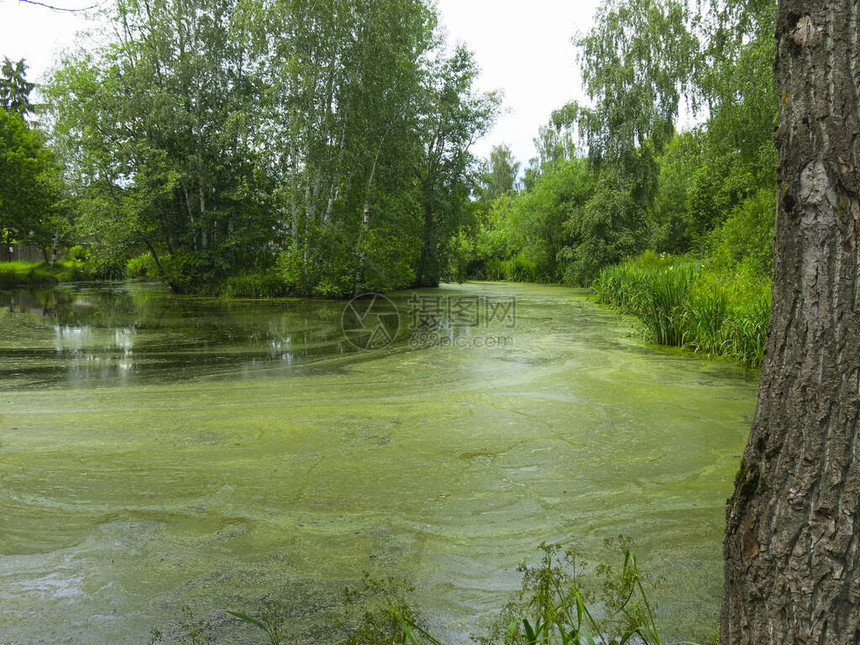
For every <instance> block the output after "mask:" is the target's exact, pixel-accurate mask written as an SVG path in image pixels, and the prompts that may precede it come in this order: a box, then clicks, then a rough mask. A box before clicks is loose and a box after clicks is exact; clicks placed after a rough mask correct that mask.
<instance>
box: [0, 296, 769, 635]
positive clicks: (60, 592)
mask: <svg viewBox="0 0 860 645" xmlns="http://www.w3.org/2000/svg"><path fill="white" fill-rule="evenodd" d="M422 294H423V295H422V298H423V297H425V296H430V295H435V296H439V297H440V298H441V299H442V300H443V301H446V302H448V301H452V300H456V299H465V298H479V299H489V300H494V301H509V300H510V299H511V298H514V297H515V298H516V318H515V321H513V322H514V324H511V322H512V321H511V320H510V318H508V319H505V320H496V321H494V322H492V323H490V324H489V326H487V327H485V326H483V324H480V325H477V326H473V327H464V328H459V329H457V330H456V331H455V332H454V335H455V337H456V338H460V339H463V341H464V342H459V343H456V344H453V345H451V344H447V345H448V346H445V347H440V346H435V347H423V348H418V349H414V348H410V345H409V342H408V340H409V338H408V336H409V331H408V329H407V326H408V324H409V323H410V314H411V313H414V308H415V305H414V298H413V301H412V303H410V294H401V295H400V296H398V297H397V298H395V301H396V302H397V305H398V308H399V309H400V311H401V313H402V322H403V325H402V326H401V334H400V336H399V338H398V340H397V342H395V343H394V344H392V345H390V346H388V347H386V348H384V349H380V350H375V351H359V350H357V349H356V348H355V347H353V345H352V344H350V343H349V342H348V341H347V339H346V338H345V337H344V334H343V332H342V330H341V321H342V316H343V307H344V303H342V302H331V301H313V302H308V301H302V300H278V301H265V302H255V301H232V302H227V301H222V300H214V299H198V298H184V297H177V296H172V295H170V294H169V293H168V292H167V291H165V290H164V289H161V288H158V287H151V286H139V285H137V286H135V285H131V286H125V285H120V286H114V287H103V288H96V287H83V286H69V287H65V288H62V289H58V290H54V291H48V292H35V293H27V292H17V293H5V294H3V293H0V518H2V523H0V607H3V612H2V613H0V642H4V643H5V642H7V641H8V642H12V643H54V642H56V643H112V644H123V643H141V642H145V641H146V640H147V637H148V632H149V630H150V629H151V628H153V627H158V626H162V627H163V626H165V625H166V624H169V623H170V621H171V620H173V619H174V618H175V617H177V616H178V614H179V608H180V607H181V606H182V605H189V606H191V607H193V608H194V609H195V610H196V611H197V613H198V614H206V612H207V611H210V610H216V609H220V608H230V609H239V610H252V609H254V607H255V606H256V603H257V601H258V599H260V598H262V597H263V596H266V595H267V594H274V595H276V596H277V597H278V598H280V599H281V600H282V601H284V602H285V604H286V605H287V606H289V607H291V608H292V609H293V611H294V612H295V614H294V617H293V619H292V622H293V624H294V625H295V627H296V630H297V633H298V634H299V635H300V638H299V641H301V640H304V641H305V642H314V641H318V642H324V640H325V638H326V631H325V630H326V621H327V616H329V612H330V611H334V609H335V608H336V606H337V604H338V602H339V594H340V592H341V590H342V589H343V587H344V586H345V585H346V584H351V583H354V582H356V581H357V580H360V579H361V577H362V575H363V573H364V572H369V573H371V574H373V575H375V576H389V575H390V576H394V577H397V578H402V579H406V580H409V581H411V582H412V583H413V584H414V585H415V586H416V592H415V602H416V604H417V605H418V606H420V607H421V608H422V609H423V610H424V612H425V613H427V614H429V615H430V616H431V618H432V620H433V622H434V623H435V624H436V625H437V627H438V631H439V633H440V634H442V635H444V636H447V637H448V638H450V639H451V640H452V641H460V642H465V640H466V639H467V636H468V633H469V631H470V630H473V629H475V626H476V625H479V624H481V621H485V620H487V619H488V617H491V616H492V615H493V614H494V613H495V612H496V611H497V610H498V608H500V607H501V606H502V605H503V604H504V602H505V601H506V600H507V598H508V596H509V594H510V592H511V591H512V590H513V589H516V588H517V587H518V585H519V574H517V572H516V570H515V569H516V566H517V564H519V563H521V562H523V561H524V560H529V561H532V562H533V561H535V560H536V559H537V557H538V553H537V551H536V547H537V545H538V544H539V543H540V542H542V541H553V542H555V541H559V542H563V543H564V544H568V545H578V547H579V548H580V549H582V550H584V551H586V552H589V553H595V554H600V555H601V556H602V553H601V551H602V549H601V547H600V545H601V543H602V541H603V539H604V538H605V537H607V536H613V535H617V534H620V533H623V534H626V535H630V536H632V537H633V538H634V539H635V540H636V544H637V552H638V555H639V560H640V566H641V568H642V569H644V570H646V571H651V572H655V573H658V574H659V575H660V576H661V577H662V578H663V583H662V584H661V585H659V586H658V587H657V589H656V591H655V592H654V593H655V596H656V598H657V601H658V604H659V607H660V616H659V618H660V621H661V622H662V624H663V625H664V626H665V627H666V630H667V631H668V632H669V633H670V635H672V636H674V637H682V636H683V637H693V638H700V639H704V638H706V637H707V636H708V635H709V633H710V632H711V631H712V629H713V627H714V626H715V625H716V623H717V615H718V610H719V594H720V586H721V562H720V543H721V539H722V528H723V521H724V504H725V499H726V497H728V495H729V493H730V491H731V484H732V480H733V477H734V473H735V471H736V470H737V465H738V459H739V455H740V452H741V451H742V449H743V445H744V443H745V439H746V434H747V430H748V428H749V423H750V417H751V415H752V413H753V410H754V405H755V390H756V376H757V375H756V374H755V373H749V372H745V371H743V370H741V369H739V368H737V367H734V366H732V365H731V364H728V363H725V362H720V361H712V360H707V359H703V358H698V357H692V356H689V355H686V354H683V353H679V352H670V351H665V350H659V349H656V348H652V347H648V346H647V345H645V344H644V343H643V342H641V341H640V340H639V339H638V337H637V336H636V335H635V334H633V333H632V325H631V323H630V322H629V321H625V320H623V319H622V318H620V317H619V316H617V315H616V314H615V313H613V312H610V311H606V310H604V309H602V308H599V307H597V306H596V305H594V304H593V303H592V302H591V301H590V300H589V299H588V297H587V296H586V295H585V294H583V293H580V292H576V291H573V290H569V289H564V288H558V287H540V286H527V285H506V284H468V285H462V286H456V287H453V286H452V287H445V288H443V289H440V290H437V291H433V292H422ZM480 302H484V300H481V301H480ZM412 322H414V320H412ZM476 339H478V340H477V341H476ZM487 339H489V340H490V341H494V342H487ZM488 345H491V346H488ZM492 345H495V346H492ZM211 615H212V617H213V618H214V619H215V621H216V623H217V624H219V625H220V624H221V622H222V620H221V618H219V615H218V614H215V613H213V614H211ZM250 635H253V634H250ZM250 635H249V634H248V632H247V631H245V630H244V629H241V628H240V629H238V631H235V632H232V633H231V636H230V638H231V639H232V640H234V641H236V642H238V641H241V640H242V639H243V638H246V637H249V636H250Z"/></svg>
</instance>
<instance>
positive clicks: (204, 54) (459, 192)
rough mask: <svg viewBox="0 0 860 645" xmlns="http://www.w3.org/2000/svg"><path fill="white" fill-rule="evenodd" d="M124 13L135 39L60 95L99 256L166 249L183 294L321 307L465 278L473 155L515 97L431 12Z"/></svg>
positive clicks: (218, 4)
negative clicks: (304, 301) (506, 96)
mask: <svg viewBox="0 0 860 645" xmlns="http://www.w3.org/2000/svg"><path fill="white" fill-rule="evenodd" d="M112 18H113V22H114V24H115V25H116V26H117V32H118V37H117V38H116V40H115V41H114V42H112V43H110V44H109V45H107V46H105V47H102V48H100V49H97V50H95V51H83V50H82V51H79V52H78V53H77V54H75V55H73V56H72V57H71V58H69V59H68V60H67V61H66V62H65V64H64V65H63V66H62V68H61V69H60V70H59V71H58V72H57V73H56V75H55V76H54V79H53V81H52V83H51V86H50V88H49V93H50V96H51V98H52V102H53V104H54V106H55V111H56V117H55V118H56V125H57V132H58V134H59V135H60V137H61V140H62V141H63V144H64V146H65V149H66V150H67V151H68V153H67V154H68V159H69V162H70V163H69V170H70V173H69V175H70V179H71V181H72V183H73V185H74V187H75V194H76V195H77V207H78V210H79V211H80V215H81V217H80V222H81V230H82V231H84V232H88V233H89V234H90V235H91V236H92V237H91V240H92V242H93V243H94V244H98V243H99V241H104V242H106V245H105V246H106V248H107V247H109V248H110V250H111V251H112V252H115V253H116V252H120V253H131V252H132V251H135V250H147V251H149V252H150V253H151V255H152V256H153V258H154V259H155V261H156V262H157V263H158V265H159V266H160V267H161V270H162V272H163V274H164V276H165V278H166V279H167V280H168V281H169V282H170V284H171V285H172V286H173V287H174V288H175V289H177V290H179V291H201V290H208V289H212V288H213V286H214V285H217V284H218V283H219V282H220V281H223V280H224V279H225V278H226V277H227V276H229V275H235V274H237V273H242V272H259V271H269V272H275V273H277V274H278V275H279V276H280V278H281V280H282V281H283V285H284V290H285V291H287V292H294V293H308V294H310V293H314V294H320V295H346V294H349V293H353V292H354V291H361V290H363V289H368V288H374V289H392V288H399V287H404V286H407V285H409V284H411V283H413V282H415V283H420V284H436V283H438V281H439V280H440V279H441V278H442V277H444V276H445V275H446V274H447V271H448V266H449V264H450V249H451V238H452V237H453V236H454V235H455V234H456V232H457V231H458V229H459V227H460V226H461V223H462V219H463V217H464V207H465V202H466V198H467V196H468V193H469V179H468V177H469V176H470V173H471V172H472V167H473V160H472V158H471V156H470V155H469V152H468V148H469V146H470V145H471V143H472V142H473V140H474V139H475V137H476V136H477V135H478V134H479V133H480V132H481V131H483V130H484V129H485V128H486V127H487V125H488V124H489V122H490V121H491V120H492V118H493V115H494V113H495V109H496V103H497V102H496V99H495V98H494V97H493V96H492V95H480V94H477V93H476V92H475V91H474V90H473V89H472V86H473V83H474V79H475V76H476V74H477V69H476V67H475V64H474V60H473V58H472V55H471V54H470V53H469V52H468V51H467V50H465V49H463V48H457V49H455V50H454V51H452V52H449V51H448V50H446V49H445V47H444V43H443V42H442V41H441V39H440V38H439V36H438V32H437V28H436V15H435V13H434V10H433V9H432V7H431V6H430V5H429V4H427V3H425V2H424V1H423V0H380V1H373V2H371V1H370V0H366V1H363V2H351V1H350V2H347V1H346V0H323V1H320V2H314V3H307V2H303V1H300V0H278V1H276V2H262V1H259V0H194V1H193V2H178V0H149V1H139V0H122V1H121V2H119V3H118V4H117V6H116V9H115V12H114V14H113V16H112ZM96 232H98V233H99V234H98V236H96V235H95V233H96ZM106 252H107V251H106ZM162 260H163V261H162Z"/></svg>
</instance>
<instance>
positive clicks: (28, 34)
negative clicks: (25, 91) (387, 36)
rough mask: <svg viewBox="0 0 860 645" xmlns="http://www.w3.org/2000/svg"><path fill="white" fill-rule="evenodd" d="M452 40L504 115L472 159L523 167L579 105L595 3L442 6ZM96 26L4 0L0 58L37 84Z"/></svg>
mask: <svg viewBox="0 0 860 645" xmlns="http://www.w3.org/2000/svg"><path fill="white" fill-rule="evenodd" d="M45 2H46V3H47V4H53V5H55V6H58V7H66V8H81V7H87V6H90V5H92V4H94V3H95V2H98V0H45ZM437 2H438V6H439V10H440V13H441V15H442V22H443V24H444V25H445V26H446V27H447V31H448V35H449V40H450V42H451V43H452V44H453V43H454V42H457V41H462V42H465V43H466V44H467V45H468V47H469V48H470V49H471V50H473V51H474V52H475V56H476V58H477V60H478V63H479V64H480V66H481V70H482V74H481V79H480V81H479V87H480V89H482V90H494V89H498V90H503V91H504V95H505V102H504V106H505V108H506V110H507V113H505V114H503V115H502V116H501V117H500V119H499V121H498V123H497V125H496V127H495V129H494V130H493V131H492V132H490V133H489V135H487V136H486V137H485V138H484V139H482V140H481V141H479V142H478V143H477V144H476V145H475V148H474V152H475V153H476V154H478V155H479V156H487V155H488V154H489V151H490V148H491V147H492V146H494V145H497V144H500V143H507V144H508V145H509V146H510V147H511V148H512V149H513V151H514V156H515V157H516V158H517V159H518V160H519V161H520V162H522V163H523V165H525V164H526V163H527V162H528V160H529V159H530V158H531V157H533V156H534V155H535V150H534V145H533V143H532V139H533V138H534V137H535V136H536V135H537V130H538V127H539V126H540V125H542V124H544V123H546V122H547V121H548V120H549V117H550V114H551V113H552V111H553V110H555V109H557V108H559V107H561V106H562V105H564V104H565V103H566V102H568V101H569V100H571V99H573V98H578V97H581V89H580V77H579V73H578V70H577V65H576V52H575V50H574V48H573V45H571V42H570V39H571V37H572V36H573V35H574V33H575V32H576V31H577V30H580V31H585V30H587V29H588V27H589V25H590V24H591V19H592V16H593V14H594V10H595V8H596V6H597V4H598V0H530V1H529V2H523V0H437ZM90 27H91V23H88V21H87V20H86V19H84V18H83V17H81V16H80V15H79V14H68V13H59V12H56V11H51V10H49V9H46V8H43V7H38V6H33V5H30V4H24V3H20V2H18V0H0V58H2V57H3V56H8V57H9V58H11V59H13V60H18V59H20V58H25V59H27V63H28V65H29V68H30V69H29V72H28V74H29V77H30V79H31V80H33V79H35V80H38V79H39V78H40V77H41V76H42V75H43V74H44V72H45V71H47V70H48V69H49V68H50V67H51V66H52V65H53V63H54V61H55V60H56V58H57V55H58V54H59V52H60V51H62V50H63V49H65V48H69V47H71V45H72V43H73V41H74V35H75V33H76V32H77V31H80V30H84V29H89V28H90Z"/></svg>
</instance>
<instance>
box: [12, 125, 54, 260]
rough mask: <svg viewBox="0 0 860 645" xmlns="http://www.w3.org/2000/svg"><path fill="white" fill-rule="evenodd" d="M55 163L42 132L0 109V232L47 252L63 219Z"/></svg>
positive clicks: (50, 255) (46, 255) (46, 253)
mask: <svg viewBox="0 0 860 645" xmlns="http://www.w3.org/2000/svg"><path fill="white" fill-rule="evenodd" d="M61 197H62V184H61V174H60V168H59V166H58V164H57V162H56V160H55V158H54V155H53V153H52V152H51V150H50V149H49V148H48V147H47V145H46V144H45V139H44V136H43V135H42V133H41V132H40V131H39V130H37V129H35V128H33V127H31V126H29V125H28V124H27V123H26V122H25V121H24V119H23V118H22V117H21V116H20V115H19V114H17V113H10V112H7V111H6V110H4V109H2V108H0V231H4V232H5V234H4V236H5V237H7V238H10V239H12V240H17V241H19V242H23V243H27V244H33V245H36V246H38V247H39V248H41V249H42V250H43V252H44V254H45V259H46V260H49V259H51V257H52V255H53V254H52V253H50V251H51V250H54V252H55V251H56V247H57V245H58V244H59V241H60V238H61V236H62V234H63V233H64V232H65V220H64V218H63V216H62V210H61V208H60V200H61Z"/></svg>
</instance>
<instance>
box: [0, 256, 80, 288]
mask: <svg viewBox="0 0 860 645" xmlns="http://www.w3.org/2000/svg"><path fill="white" fill-rule="evenodd" d="M80 279H82V278H81V268H80V264H79V263H77V262H74V261H62V262H55V263H54V264H48V263H47V262H3V263H2V264H0V289H4V290H6V289H18V288H21V287H49V286H52V285H55V284H57V283H59V282H71V281H74V280H80Z"/></svg>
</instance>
